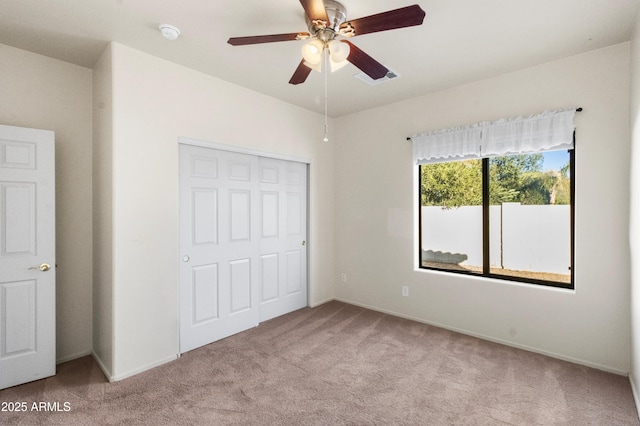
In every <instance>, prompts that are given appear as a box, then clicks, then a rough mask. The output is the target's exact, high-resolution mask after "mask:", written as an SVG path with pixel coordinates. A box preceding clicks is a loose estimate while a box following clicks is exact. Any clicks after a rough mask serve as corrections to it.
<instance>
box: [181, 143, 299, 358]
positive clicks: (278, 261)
mask: <svg viewBox="0 0 640 426" xmlns="http://www.w3.org/2000/svg"><path fill="white" fill-rule="evenodd" d="M306 233H307V165H306V164H303V163H297V162H290V161H284V160H276V159H269V158H264V157H258V156H254V155H247V154H239V153H234V152H228V151H222V150H217V149H212V148H204V147H199V146H192V145H186V144H181V145H180V352H181V353H183V352H187V351H189V350H191V349H194V348H197V347H199V346H203V345H206V344H208V343H211V342H214V341H216V340H220V339H223V338H225V337H227V336H230V335H232V334H235V333H238V332H241V331H244V330H246V329H248V328H251V327H255V326H256V325H258V323H259V322H260V321H265V320H267V319H271V318H274V317H276V316H279V315H283V314H285V313H288V312H291V311H294V310H296V309H300V308H303V307H305V306H307V243H306V238H307V237H306V235H307V234H306Z"/></svg>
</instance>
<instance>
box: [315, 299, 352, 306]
mask: <svg viewBox="0 0 640 426" xmlns="http://www.w3.org/2000/svg"><path fill="white" fill-rule="evenodd" d="M332 300H337V299H335V298H333V297H330V298H328V299H325V300H321V301H319V302H315V303H311V302H309V307H310V308H316V307H318V306H320V305H324V304H325V303H329V302H331V301H332ZM345 303H348V302H345Z"/></svg>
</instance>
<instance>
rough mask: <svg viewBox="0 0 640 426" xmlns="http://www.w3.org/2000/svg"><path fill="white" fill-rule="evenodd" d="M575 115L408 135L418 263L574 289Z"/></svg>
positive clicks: (547, 114) (566, 112) (566, 113)
mask: <svg viewBox="0 0 640 426" xmlns="http://www.w3.org/2000/svg"><path fill="white" fill-rule="evenodd" d="M579 110H580V109H578V111H579ZM575 112H576V109H575V108H571V109H565V110H560V111H545V112H544V113H542V114H538V115H532V116H529V117H516V118H512V119H503V120H499V121H496V122H493V123H489V122H482V123H477V124H474V125H471V126H465V127H456V128H452V129H444V130H438V131H432V132H427V133H423V134H419V135H415V136H412V137H411V138H410V139H411V140H412V141H413V151H414V161H415V163H416V164H417V165H418V166H419V167H418V168H417V169H418V173H419V175H418V180H419V207H418V211H419V224H420V228H419V235H418V239H419V244H418V247H419V254H418V258H419V266H420V267H421V268H426V269H438V270H444V271H449V272H456V273H462V274H472V275H479V276H487V277H492V278H500V279H507V280H513V281H522V282H529V283H536V284H543V285H550V286H556V287H564V288H574V283H573V234H574V232H573V222H574V211H575V209H574V200H573V199H574V187H575V182H574V181H575V175H574V168H575V167H574V166H575V160H574V131H575V126H574V125H573V118H574V115H575Z"/></svg>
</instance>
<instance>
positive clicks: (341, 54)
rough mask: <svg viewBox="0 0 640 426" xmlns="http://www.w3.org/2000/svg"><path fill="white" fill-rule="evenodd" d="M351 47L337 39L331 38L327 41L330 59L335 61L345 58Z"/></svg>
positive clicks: (338, 61) (341, 60) (344, 59)
mask: <svg viewBox="0 0 640 426" xmlns="http://www.w3.org/2000/svg"><path fill="white" fill-rule="evenodd" d="M350 52H351V49H350V48H349V45H348V44H347V43H342V42H340V41H338V40H331V41H330V42H329V53H330V54H331V60H332V61H333V62H336V63H340V62H343V61H346V60H347V57H348V56H349V53H350Z"/></svg>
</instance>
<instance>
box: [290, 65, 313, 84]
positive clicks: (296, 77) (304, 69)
mask: <svg viewBox="0 0 640 426" xmlns="http://www.w3.org/2000/svg"><path fill="white" fill-rule="evenodd" d="M310 73H311V68H309V67H308V66H306V65H305V64H304V59H303V60H302V61H300V65H298V68H296V70H295V72H294V73H293V75H292V76H291V80H289V84H300V83H304V82H305V80H306V79H307V77H309V74H310Z"/></svg>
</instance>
